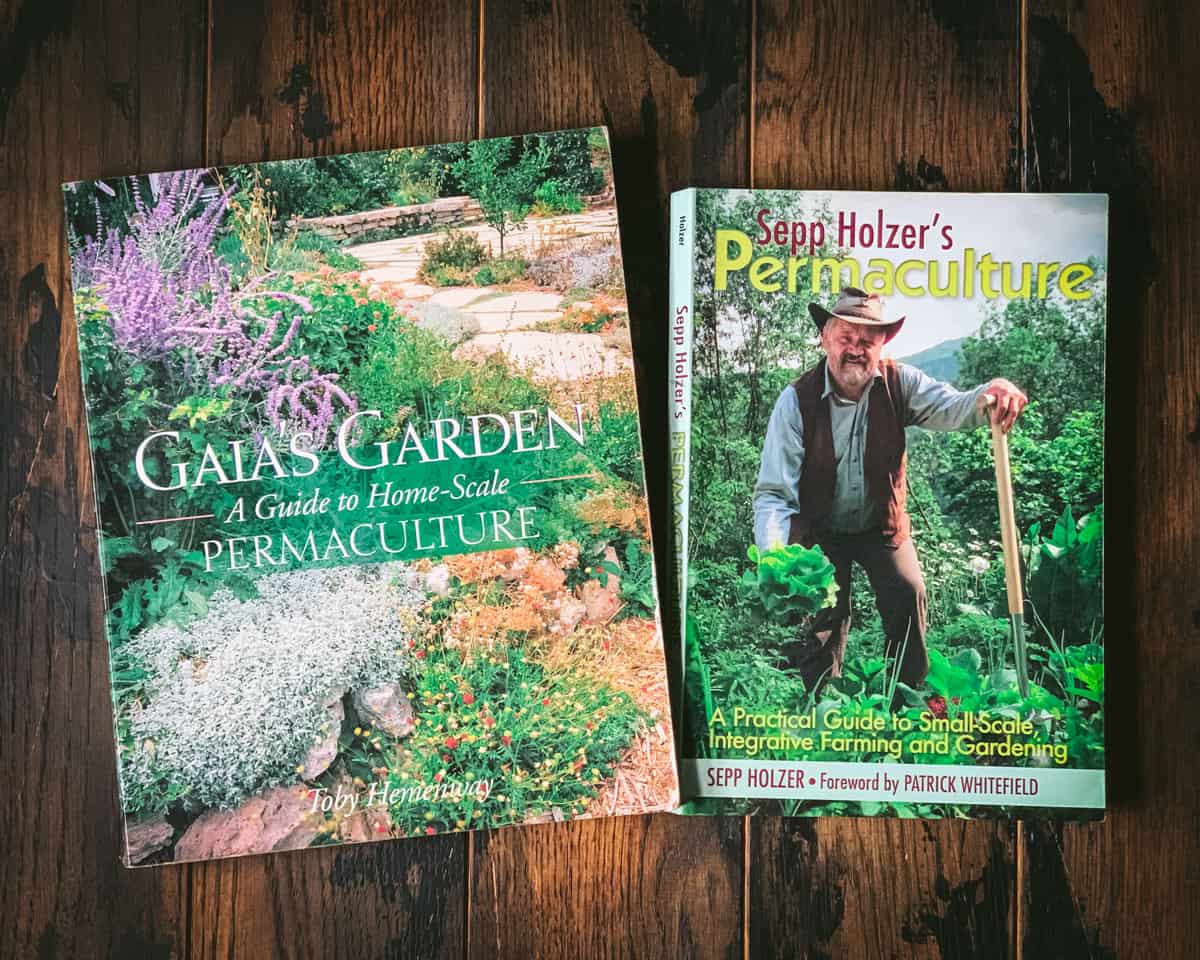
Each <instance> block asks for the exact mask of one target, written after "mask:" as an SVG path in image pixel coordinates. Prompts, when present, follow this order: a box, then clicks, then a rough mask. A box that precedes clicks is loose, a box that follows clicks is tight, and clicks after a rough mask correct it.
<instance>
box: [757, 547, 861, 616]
mask: <svg viewBox="0 0 1200 960" xmlns="http://www.w3.org/2000/svg"><path fill="white" fill-rule="evenodd" d="M746 554H747V556H748V557H749V558H750V559H751V560H752V561H754V563H755V564H756V569H755V570H748V571H746V573H745V574H744V575H743V577H742V584H743V586H744V587H745V588H747V589H749V590H757V592H758V598H759V600H760V601H761V602H762V606H763V609H764V610H766V612H767V614H768V615H770V616H773V617H803V616H808V615H809V614H813V613H816V612H817V611H818V610H820V609H822V608H824V607H831V606H833V604H834V603H835V602H836V601H837V591H838V588H837V583H836V581H835V575H834V569H833V564H832V563H830V562H829V558H828V557H827V556H825V551H824V550H822V549H821V548H820V547H805V546H804V545H802V544H799V543H794V544H790V545H788V546H777V547H773V548H772V549H770V550H766V551H760V550H759V549H758V547H756V546H751V547H750V549H749V550H748V551H746Z"/></svg>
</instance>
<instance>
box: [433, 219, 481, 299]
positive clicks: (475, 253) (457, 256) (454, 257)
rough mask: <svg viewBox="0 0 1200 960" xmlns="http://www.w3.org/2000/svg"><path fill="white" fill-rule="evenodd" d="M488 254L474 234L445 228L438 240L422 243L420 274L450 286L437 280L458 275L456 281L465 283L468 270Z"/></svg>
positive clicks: (434, 282) (440, 284)
mask: <svg viewBox="0 0 1200 960" xmlns="http://www.w3.org/2000/svg"><path fill="white" fill-rule="evenodd" d="M487 257H488V253H487V249H486V248H485V247H484V246H483V244H482V243H480V242H479V240H478V238H477V237H476V236H475V235H474V234H471V233H462V232H460V231H458V230H448V231H447V232H446V233H445V234H444V235H443V236H442V238H441V239H440V240H431V241H430V242H429V243H427V244H426V245H425V256H424V258H423V259H422V260H421V269H420V271H419V275H420V277H421V279H422V280H424V281H425V282H426V283H432V284H434V285H435V286H451V285H452V284H450V283H445V282H442V283H439V282H437V281H438V279H439V278H442V279H446V278H451V279H453V278H461V279H457V282H458V283H465V282H467V279H468V278H469V277H470V273H469V272H468V271H470V270H472V269H473V268H475V267H478V266H480V265H481V264H482V263H483V262H484V261H485V260H487Z"/></svg>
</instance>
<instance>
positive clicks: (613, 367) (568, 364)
mask: <svg viewBox="0 0 1200 960" xmlns="http://www.w3.org/2000/svg"><path fill="white" fill-rule="evenodd" d="M494 353H502V354H503V355H504V357H505V359H506V360H507V361H508V363H509V364H510V365H511V366H512V367H513V368H515V369H517V370H527V371H528V372H529V374H530V375H531V376H532V377H533V378H534V379H535V380H579V379H581V378H583V377H594V376H612V375H614V374H617V373H620V372H621V371H623V370H629V369H632V367H633V361H632V360H631V359H630V358H629V357H627V356H625V355H624V354H622V353H621V352H620V351H619V350H617V349H615V348H613V347H610V346H607V345H606V344H605V343H604V340H603V339H602V338H601V337H599V336H598V335H596V334H594V333H543V332H541V331H538V330H518V331H515V332H513V333H481V334H480V335H479V336H477V337H473V338H472V339H471V340H469V341H467V342H466V343H464V344H462V346H460V347H459V348H458V349H457V350H455V351H454V356H455V357H457V358H459V359H464V360H483V359H485V358H486V357H488V356H490V355H491V354H494Z"/></svg>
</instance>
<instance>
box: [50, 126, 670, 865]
mask: <svg viewBox="0 0 1200 960" xmlns="http://www.w3.org/2000/svg"><path fill="white" fill-rule="evenodd" d="M65 199H66V211H67V220H68V224H69V234H70V243H71V255H72V275H73V289H74V304H75V316H76V321H77V325H78V333H79V347H80V355H81V361H82V370H83V380H84V390H85V396H86V401H87V417H88V428H89V433H90V441H91V449H92V455H93V463H94V477H95V488H96V498H97V517H98V527H99V531H100V558H101V562H102V568H103V576H104V590H105V595H106V629H107V640H108V644H109V653H110V660H111V673H112V691H113V701H114V717H115V730H116V746H117V754H118V767H119V779H120V788H121V801H122V804H123V811H124V816H125V824H126V838H127V845H126V861H127V862H128V863H130V864H148V863H163V862H170V861H183V860H197V859H205V858H212V857H223V856H232V855H237V854H244V853H257V852H264V851H268V850H283V849H295V848H300V847H307V846H312V845H316V844H332V843H344V842H352V841H362V840H372V839H380V838H387V837H409V836H417V835H419V836H424V835H426V834H436V833H441V832H444V831H455V830H469V829H475V828H480V827H493V826H501V825H506V824H518V823H530V822H536V821H549V820H562V819H571V818H579V817H598V816H606V815H610V814H618V813H632V812H642V811H646V810H655V809H669V808H672V807H674V806H675V805H676V803H677V789H676V777H675V767H674V755H673V749H672V736H671V729H670V718H669V713H670V711H669V707H668V702H667V685H666V675H665V666H664V661H663V651H662V639H661V632H660V629H659V618H658V607H657V600H656V588H655V580H654V570H653V563H652V554H651V550H650V543H649V533H648V531H649V527H648V522H647V515H646V501H645V494H644V484H643V475H642V456H641V441H640V435H639V429H638V415H637V402H636V394H635V388H634V375H633V364H632V358H631V348H630V339H629V326H628V320H627V314H626V309H627V308H626V301H625V293H624V285H623V278H622V269H621V259H620V251H619V248H618V237H617V218H616V209H615V206H614V202H613V190H612V178H611V163H610V157H609V149H608V142H607V137H606V134H605V132H604V131H603V130H601V129H595V130H576V131H566V132H561V133H551V134H543V135H530V136H522V137H513V138H505V139H496V140H485V141H478V142H474V143H468V144H463V143H458V144H449V145H441V146H430V147H423V148H412V149H401V150H392V151H384V152H379V153H370V154H358V155H349V156H337V157H327V158H320V159H308V160H296V161H289V162H278V163H263V164H258V165H254V166H241V167H229V168H225V169H221V170H212V169H203V170H185V171H180V172H176V173H166V174H153V175H149V176H132V177H125V178H120V179H110V180H103V181H95V182H90V183H72V184H68V185H66V187H65Z"/></svg>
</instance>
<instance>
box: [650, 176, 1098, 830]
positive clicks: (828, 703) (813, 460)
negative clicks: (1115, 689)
mask: <svg viewBox="0 0 1200 960" xmlns="http://www.w3.org/2000/svg"><path fill="white" fill-rule="evenodd" d="M671 218H672V219H671V232H670V238H671V307H672V314H671V318H670V323H671V328H670V333H671V337H670V350H671V360H670V369H671V386H670V398H669V403H670V409H671V424H672V434H671V461H672V471H673V490H674V504H673V507H674V522H673V524H672V530H673V540H674V543H673V557H674V571H673V573H674V576H675V577H676V578H677V585H678V589H679V596H680V598H681V599H680V608H681V609H680V613H681V618H682V623H683V625H684V629H683V635H682V650H681V660H682V663H683V678H682V688H683V691H684V698H683V701H684V702H683V705H682V710H681V711H680V714H679V715H678V717H677V724H678V726H679V727H680V729H681V734H680V740H681V747H680V758H681V759H680V763H681V769H680V774H681V781H682V789H683V796H684V800H685V801H686V803H685V806H684V808H683V810H684V812H718V811H727V812H741V813H746V812H775V813H783V814H786V815H789V816H790V815H810V816H821V815H830V814H847V815H877V814H879V815H894V816H900V817H938V816H973V815H987V814H1005V813H1012V814H1014V815H1028V814H1029V813H1030V812H1031V811H1042V812H1045V811H1053V812H1056V813H1057V814H1058V815H1067V816H1077V817H1079V818H1096V817H1099V816H1102V815H1103V813H1102V811H1103V808H1104V797H1105V782H1104V610H1103V601H1102V560H1103V540H1104V473H1103V465H1104V363H1105V357H1104V340H1105V315H1106V309H1105V304H1106V292H1105V273H1106V243H1107V197H1105V196H1097V195H1079V194H1073V195H1028V194H1019V195H968V194H942V193H938V194H904V193H850V192H820V191H802V192H795V191H779V190H756V191H746V190H686V191H682V192H679V193H676V194H675V195H674V196H673V197H672V208H671Z"/></svg>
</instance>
